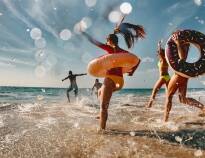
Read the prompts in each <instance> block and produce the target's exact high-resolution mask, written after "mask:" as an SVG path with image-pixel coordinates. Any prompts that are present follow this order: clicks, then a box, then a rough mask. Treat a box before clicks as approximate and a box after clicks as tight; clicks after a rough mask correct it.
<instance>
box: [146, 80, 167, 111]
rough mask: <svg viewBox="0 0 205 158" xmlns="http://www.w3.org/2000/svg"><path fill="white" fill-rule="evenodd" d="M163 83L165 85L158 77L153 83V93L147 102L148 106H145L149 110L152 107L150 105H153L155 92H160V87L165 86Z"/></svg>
mask: <svg viewBox="0 0 205 158" xmlns="http://www.w3.org/2000/svg"><path fill="white" fill-rule="evenodd" d="M165 83H166V81H165V80H164V79H163V78H161V77H160V78H159V80H158V81H157V82H156V83H155V86H154V88H153V91H152V96H151V98H150V100H149V103H148V105H147V107H148V108H151V107H152V103H153V101H154V99H155V96H156V94H157V92H158V91H159V90H160V88H161V87H162V85H163V84H165Z"/></svg>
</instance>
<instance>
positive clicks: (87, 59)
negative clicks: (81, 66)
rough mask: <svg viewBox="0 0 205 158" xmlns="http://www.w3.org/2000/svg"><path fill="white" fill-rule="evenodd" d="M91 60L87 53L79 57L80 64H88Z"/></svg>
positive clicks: (91, 57)
mask: <svg viewBox="0 0 205 158" xmlns="http://www.w3.org/2000/svg"><path fill="white" fill-rule="evenodd" d="M92 59H93V56H92V55H90V54H89V53H84V54H83V55H82V57H81V60H82V62H84V63H85V64H88V63H89V62H90V61H91V60H92Z"/></svg>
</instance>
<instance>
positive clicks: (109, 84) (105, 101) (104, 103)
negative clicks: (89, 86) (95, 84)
mask: <svg viewBox="0 0 205 158" xmlns="http://www.w3.org/2000/svg"><path fill="white" fill-rule="evenodd" d="M114 89H115V83H114V82H113V81H112V80H111V79H109V78H105V80H104V84H103V86H102V88H101V96H100V104H101V107H100V108H101V109H100V128H101V129H105V128H106V121H107V118H108V106H109V103H110V99H111V96H112V92H113V90H114Z"/></svg>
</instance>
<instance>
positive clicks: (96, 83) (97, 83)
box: [91, 79, 102, 98]
mask: <svg viewBox="0 0 205 158" xmlns="http://www.w3.org/2000/svg"><path fill="white" fill-rule="evenodd" d="M101 86H102V83H100V82H99V80H98V79H95V83H94V85H93V87H92V93H91V94H93V90H94V88H95V94H96V96H97V98H98V94H99V93H98V90H99V89H100V88H101Z"/></svg>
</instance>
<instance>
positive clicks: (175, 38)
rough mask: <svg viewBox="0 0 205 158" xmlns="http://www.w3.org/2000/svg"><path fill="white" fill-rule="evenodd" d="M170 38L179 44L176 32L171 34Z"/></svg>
mask: <svg viewBox="0 0 205 158" xmlns="http://www.w3.org/2000/svg"><path fill="white" fill-rule="evenodd" d="M172 40H173V41H174V42H175V43H176V44H177V45H179V44H180V42H179V38H178V34H175V33H174V34H173V35H172Z"/></svg>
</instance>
